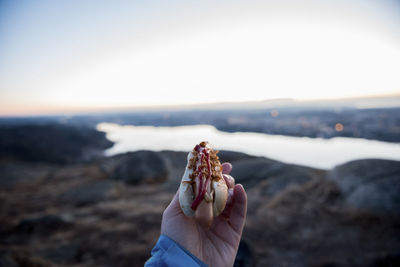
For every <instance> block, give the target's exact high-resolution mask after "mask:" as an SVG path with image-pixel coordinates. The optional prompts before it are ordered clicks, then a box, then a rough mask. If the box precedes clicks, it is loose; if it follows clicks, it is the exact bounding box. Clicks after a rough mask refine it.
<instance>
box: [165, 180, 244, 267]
mask: <svg viewBox="0 0 400 267" xmlns="http://www.w3.org/2000/svg"><path fill="white" fill-rule="evenodd" d="M246 207H247V197H246V193H245V191H244V189H243V187H242V186H241V185H236V186H235V187H234V194H233V201H232V203H230V204H229V205H227V207H226V208H225V210H224V212H223V213H222V215H220V216H218V217H216V218H215V219H214V221H213V224H212V225H211V227H210V228H209V229H204V228H203V227H202V226H200V225H199V224H198V223H197V222H196V220H195V219H194V218H192V217H187V216H185V215H184V214H183V212H182V210H181V208H180V206H179V201H178V193H177V194H176V195H175V196H174V198H173V200H172V201H171V203H170V205H169V206H168V208H167V209H166V210H165V212H164V214H163V220H162V224H161V233H162V234H165V235H167V236H169V237H170V238H172V239H173V240H175V241H176V242H177V243H179V244H180V245H181V246H183V247H185V248H186V249H187V250H188V251H190V252H191V253H192V254H193V255H195V256H196V257H198V258H199V259H201V260H202V261H203V262H205V263H206V264H207V265H209V266H232V265H233V262H234V259H235V256H236V252H237V249H238V246H239V241H240V237H241V235H242V230H243V226H244V221H245V217H246Z"/></svg>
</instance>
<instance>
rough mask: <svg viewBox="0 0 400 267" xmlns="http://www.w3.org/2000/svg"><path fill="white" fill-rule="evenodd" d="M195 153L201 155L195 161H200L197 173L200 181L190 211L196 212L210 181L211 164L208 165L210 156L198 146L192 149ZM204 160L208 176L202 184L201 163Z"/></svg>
mask: <svg viewBox="0 0 400 267" xmlns="http://www.w3.org/2000/svg"><path fill="white" fill-rule="evenodd" d="M194 150H195V151H197V152H199V153H201V157H198V158H197V160H200V164H199V168H198V172H199V176H198V178H199V180H200V185H199V192H198V194H197V197H196V198H195V200H194V201H193V203H192V209H193V210H196V209H197V207H198V206H199V205H200V203H201V201H202V200H203V199H204V196H205V194H206V192H207V188H208V187H209V184H210V180H211V163H210V154H209V153H208V152H207V150H206V148H202V147H201V146H200V145H196V146H195V148H194ZM204 158H205V160H206V163H207V169H208V175H207V177H206V181H205V183H204V184H203V173H202V171H201V163H202V162H203V159H204Z"/></svg>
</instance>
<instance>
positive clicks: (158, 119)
mask: <svg viewBox="0 0 400 267" xmlns="http://www.w3.org/2000/svg"><path fill="white" fill-rule="evenodd" d="M377 101H378V100H375V103H377ZM379 101H382V99H380V100H379ZM396 101H397V100H396ZM367 102H368V103H371V102H373V101H371V99H369V100H368V101H367ZM367 102H366V101H364V102H360V101H358V102H357V101H353V102H350V101H341V102H334V101H330V102H325V103H322V102H313V103H310V102H307V103H305V104H304V103H303V105H300V104H298V103H295V102H290V101H278V102H277V101H275V102H269V103H265V102H255V103H253V105H252V104H251V103H245V104H244V103H239V104H225V105H223V104H221V105H217V104H216V105H209V106H197V107H192V108H190V107H185V108H182V109H179V108H169V109H167V108H165V109H154V110H135V111H124V112H109V113H93V114H86V115H74V116H46V117H19V118H0V126H3V127H4V126H6V125H23V124H47V123H55V122H56V123H61V124H70V125H75V126H86V127H91V128H94V127H96V125H97V124H98V123H100V122H111V123H117V124H121V125H138V126H139V125H151V126H180V125H196V124H208V125H213V126H215V127H216V128H217V129H219V130H221V131H226V132H258V133H266V134H276V135H287V136H304V137H313V138H314V137H315V138H332V137H337V136H343V137H355V138H365V139H373V140H381V141H387V142H400V107H391V108H382V107H378V108H356V107H355V106H356V105H360V103H361V105H362V104H363V103H364V104H365V103H367ZM366 106H368V105H366Z"/></svg>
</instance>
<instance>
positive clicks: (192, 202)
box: [179, 142, 228, 227]
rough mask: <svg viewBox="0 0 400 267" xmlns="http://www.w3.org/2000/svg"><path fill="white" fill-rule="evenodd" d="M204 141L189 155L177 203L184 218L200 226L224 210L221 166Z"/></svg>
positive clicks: (226, 194) (226, 191) (225, 189)
mask: <svg viewBox="0 0 400 267" xmlns="http://www.w3.org/2000/svg"><path fill="white" fill-rule="evenodd" d="M217 153H218V151H214V150H213V149H212V148H211V147H210V145H209V144H208V143H207V142H201V143H200V144H198V145H196V146H195V147H194V149H193V150H192V151H191V152H189V154H188V157H187V165H186V169H185V173H184V174H183V177H182V181H181V184H180V187H179V203H180V206H181V208H182V211H183V213H184V214H185V215H186V216H194V217H195V219H196V220H197V221H198V222H199V223H200V224H201V225H203V226H205V227H208V226H210V225H211V224H212V221H213V218H214V217H216V216H218V215H219V214H220V213H221V212H222V211H223V210H224V208H225V205H226V201H227V198H228V187H227V185H226V183H225V180H224V178H223V177H222V166H221V163H220V162H219V158H218V156H217Z"/></svg>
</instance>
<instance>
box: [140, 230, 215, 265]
mask: <svg viewBox="0 0 400 267" xmlns="http://www.w3.org/2000/svg"><path fill="white" fill-rule="evenodd" d="M145 266H146V267H159V266H160V267H161V266H176V267H189V266H196V267H197V266H199V267H207V265H206V264H204V263H203V262H202V261H201V260H199V259H198V258H196V257H195V256H194V255H192V254H191V253H190V252H189V251H187V250H186V249H185V248H183V247H181V246H180V245H179V244H178V243H176V242H175V241H174V240H172V239H171V238H169V237H168V236H166V235H161V236H160V238H159V239H158V241H157V244H156V245H155V246H154V248H153V249H152V251H151V257H150V259H148V260H147V262H146V263H145Z"/></svg>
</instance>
